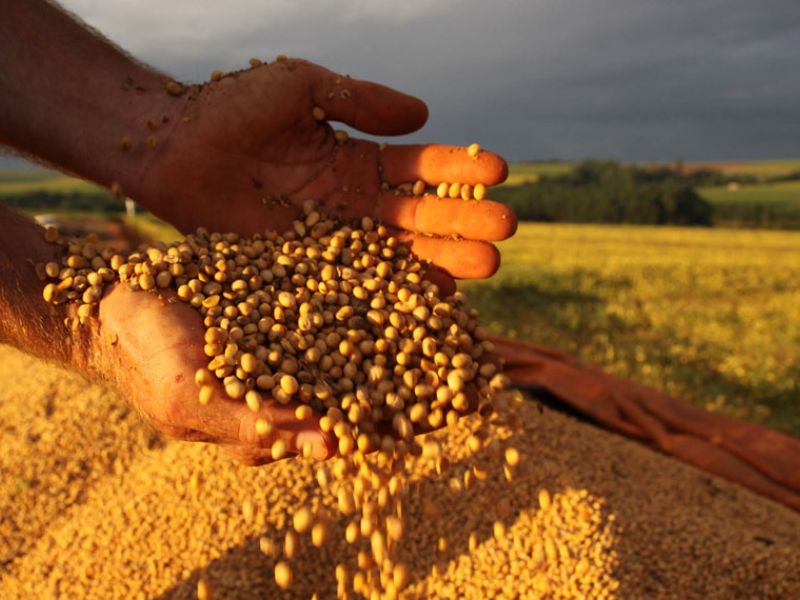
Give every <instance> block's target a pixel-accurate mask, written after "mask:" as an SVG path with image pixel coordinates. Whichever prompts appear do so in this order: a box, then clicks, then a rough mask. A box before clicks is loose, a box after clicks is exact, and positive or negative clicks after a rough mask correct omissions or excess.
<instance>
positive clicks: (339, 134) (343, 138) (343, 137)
mask: <svg viewBox="0 0 800 600" xmlns="http://www.w3.org/2000/svg"><path fill="white" fill-rule="evenodd" d="M333 137H334V138H336V141H337V142H339V143H340V144H344V143H345V142H347V140H349V139H350V136H349V135H347V132H346V131H344V130H343V129H337V130H336V131H334V132H333Z"/></svg>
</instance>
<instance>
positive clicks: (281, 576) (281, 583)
mask: <svg viewBox="0 0 800 600" xmlns="http://www.w3.org/2000/svg"><path fill="white" fill-rule="evenodd" d="M275 583H277V584H278V587H279V588H281V589H282V590H285V589H288V588H289V587H290V586H291V585H292V567H290V566H289V563H287V562H286V561H283V560H282V561H280V562H278V563H277V564H276V565H275Z"/></svg>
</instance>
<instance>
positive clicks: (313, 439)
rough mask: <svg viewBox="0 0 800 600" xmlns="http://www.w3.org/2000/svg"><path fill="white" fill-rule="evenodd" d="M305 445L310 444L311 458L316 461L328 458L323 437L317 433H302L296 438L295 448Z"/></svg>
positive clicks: (326, 445)
mask: <svg viewBox="0 0 800 600" xmlns="http://www.w3.org/2000/svg"><path fill="white" fill-rule="evenodd" d="M305 444H311V448H312V451H311V456H312V457H313V458H315V459H317V460H325V459H326V458H328V444H327V443H326V441H325V437H324V436H323V435H322V434H321V433H319V432H318V431H303V432H301V433H300V434H299V435H298V436H297V447H298V448H302V447H303V445H305Z"/></svg>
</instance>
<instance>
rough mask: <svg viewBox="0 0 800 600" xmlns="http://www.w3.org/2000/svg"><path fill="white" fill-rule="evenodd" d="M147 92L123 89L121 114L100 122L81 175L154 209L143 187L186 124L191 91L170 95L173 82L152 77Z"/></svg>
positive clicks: (118, 109)
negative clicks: (169, 85)
mask: <svg viewBox="0 0 800 600" xmlns="http://www.w3.org/2000/svg"><path fill="white" fill-rule="evenodd" d="M149 75H150V76H149V78H148V84H147V87H146V88H144V87H143V86H135V87H131V88H128V89H124V90H122V91H121V92H120V93H119V95H118V96H117V100H115V101H114V102H113V104H115V105H116V109H115V111H114V114H113V115H109V117H108V118H102V117H101V119H100V120H101V121H102V123H101V128H99V129H95V134H94V136H93V137H94V138H95V139H94V140H93V141H92V145H91V149H88V148H87V152H85V153H80V154H81V155H82V156H83V157H84V158H85V160H84V163H83V164H81V165H80V167H79V168H78V169H76V172H77V173H78V174H79V175H82V176H84V177H86V178H88V179H91V180H93V181H95V182H97V183H99V184H101V185H103V186H104V187H106V188H109V189H111V190H112V192H113V193H117V194H120V195H121V197H129V198H133V199H135V200H137V201H138V202H140V203H142V204H143V205H144V206H146V207H147V208H148V209H150V208H152V207H151V204H152V202H151V201H150V198H149V197H148V196H147V195H146V194H145V193H144V190H143V186H142V182H143V181H144V178H145V174H146V172H147V171H148V170H149V168H150V167H151V165H152V164H153V163H154V162H156V161H157V160H158V158H159V157H160V156H161V155H162V154H163V152H164V150H165V149H166V148H167V147H168V146H169V145H170V143H171V139H172V134H173V130H174V129H175V127H176V126H177V125H178V123H179V122H180V120H181V115H182V113H183V111H184V107H185V103H186V102H187V99H188V90H187V91H184V92H183V93H182V94H181V95H179V96H173V95H171V94H169V93H168V92H167V90H166V87H165V84H166V82H168V81H170V79H169V78H167V77H164V76H162V75H160V74H157V73H152V74H149Z"/></svg>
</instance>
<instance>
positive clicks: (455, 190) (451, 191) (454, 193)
mask: <svg viewBox="0 0 800 600" xmlns="http://www.w3.org/2000/svg"><path fill="white" fill-rule="evenodd" d="M447 195H448V196H450V198H458V197H459V196H461V184H460V183H451V184H450V187H449V188H448V190H447Z"/></svg>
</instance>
